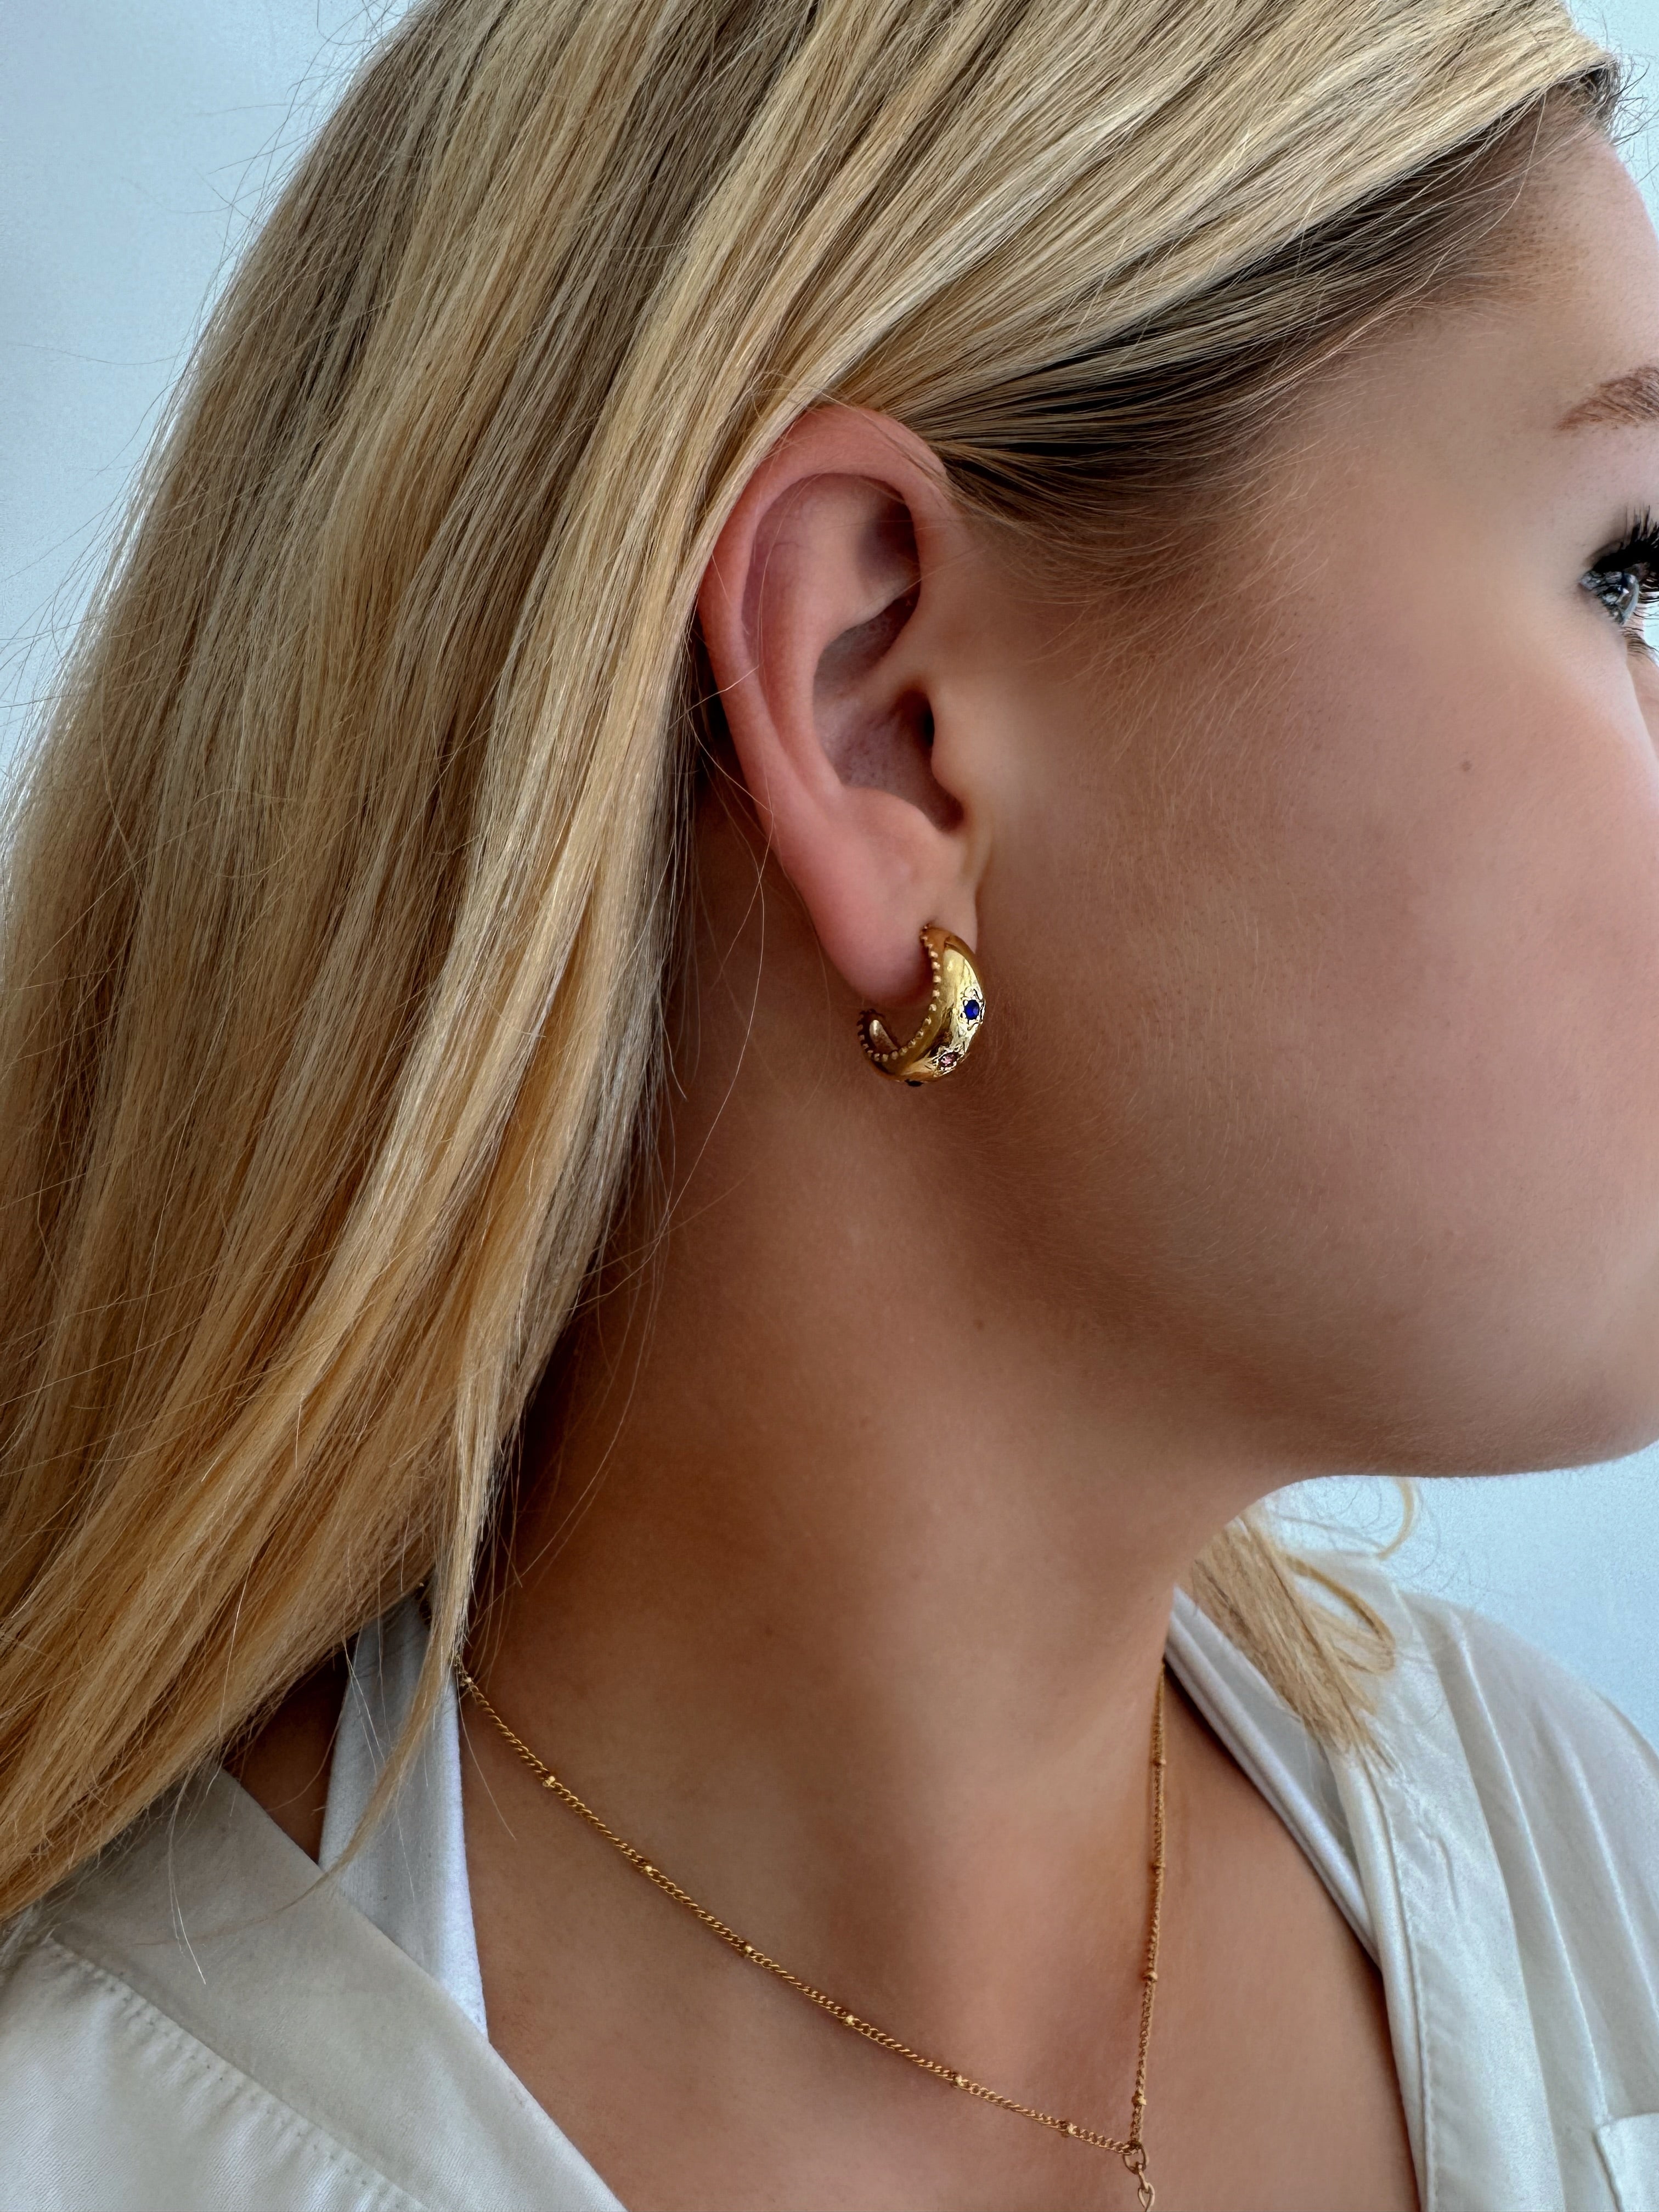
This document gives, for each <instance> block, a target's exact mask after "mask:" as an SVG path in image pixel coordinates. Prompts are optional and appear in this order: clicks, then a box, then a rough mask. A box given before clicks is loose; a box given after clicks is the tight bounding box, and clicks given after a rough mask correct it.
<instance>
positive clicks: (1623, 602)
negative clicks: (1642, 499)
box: [1579, 514, 1659, 649]
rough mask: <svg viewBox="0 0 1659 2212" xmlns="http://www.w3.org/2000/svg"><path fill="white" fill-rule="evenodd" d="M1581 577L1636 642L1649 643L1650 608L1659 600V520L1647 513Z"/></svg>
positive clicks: (1633, 641)
mask: <svg viewBox="0 0 1659 2212" xmlns="http://www.w3.org/2000/svg"><path fill="white" fill-rule="evenodd" d="M1579 581H1580V582H1581V583H1582V585H1583V587H1584V589H1585V590H1586V591H1587V592H1589V595H1590V597H1591V598H1592V599H1595V600H1597V601H1599V603H1600V604H1601V605H1602V606H1604V607H1605V608H1606V609H1607V612H1608V613H1609V614H1610V615H1611V616H1612V617H1613V621H1614V622H1615V623H1617V624H1618V625H1619V627H1620V629H1621V630H1623V631H1624V632H1625V633H1626V635H1627V636H1628V637H1629V638H1630V640H1631V641H1632V644H1634V645H1638V646H1641V647H1644V649H1645V648H1646V647H1647V638H1646V636H1645V635H1644V631H1645V623H1646V617H1647V612H1648V610H1649V608H1650V607H1651V606H1653V605H1655V604H1656V602H1659V522H1656V521H1655V520H1654V518H1653V516H1652V515H1650V514H1644V515H1641V516H1639V517H1638V520H1636V521H1635V522H1634V523H1633V524H1632V526H1631V528H1630V530H1629V532H1628V533H1627V534H1626V537H1625V538H1623V539H1622V540H1621V542H1620V544H1617V545H1610V546H1609V547H1608V548H1607V551H1606V552H1605V553H1598V554H1597V555H1596V556H1595V560H1594V561H1593V562H1591V563H1590V565H1589V568H1587V569H1586V570H1585V571H1584V573H1583V576H1582V577H1581V578H1580V579H1579Z"/></svg>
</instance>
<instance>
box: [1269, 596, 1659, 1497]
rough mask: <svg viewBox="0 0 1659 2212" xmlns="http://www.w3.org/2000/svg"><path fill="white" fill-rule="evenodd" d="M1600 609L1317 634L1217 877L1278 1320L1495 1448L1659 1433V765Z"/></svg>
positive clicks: (1460, 1442)
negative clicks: (1224, 893)
mask: <svg viewBox="0 0 1659 2212" xmlns="http://www.w3.org/2000/svg"><path fill="white" fill-rule="evenodd" d="M1576 616H1577V610H1576V609H1572V610H1570V611H1567V612H1566V613H1564V615H1563V616H1562V617H1561V620H1560V624H1559V632H1558V631H1554V630H1553V629H1552V626H1551V623H1549V622H1548V621H1547V620H1543V621H1540V622H1538V623H1534V625H1533V626H1532V627H1531V629H1529V630H1528V633H1527V634H1526V635H1520V634H1517V633H1516V631H1515V630H1514V629H1510V630H1508V631H1507V632H1506V630H1505V629H1504V627H1503V626H1502V625H1501V624H1499V623H1493V624H1492V626H1491V627H1490V628H1489V629H1487V630H1486V632H1485V633H1484V634H1482V633H1481V632H1480V631H1477V630H1475V629H1472V628H1471V627H1469V626H1468V625H1466V624H1464V623H1455V624H1454V623H1446V622H1443V621H1436V620H1433V619H1430V618H1428V616H1427V611H1425V610H1424V609H1422V608H1405V609H1401V610H1400V611H1399V619H1397V620H1391V619H1389V610H1388V609H1387V608H1386V606H1378V605H1376V604H1375V603H1373V605H1372V606H1371V608H1370V620H1369V621H1368V623H1367V624H1366V626H1365V628H1364V630H1363V631H1357V632H1356V633H1355V634H1353V635H1351V636H1350V637H1348V638H1347V639H1346V640H1345V641H1342V646H1341V649H1340V651H1334V650H1332V649H1331V648H1330V647H1327V648H1326V649H1325V650H1324V651H1322V652H1321V651H1318V650H1316V649H1315V648H1314V647H1312V646H1311V644H1310V647H1309V649H1307V650H1306V651H1304V652H1302V653H1299V654H1298V655H1297V668H1298V671H1300V689H1299V691H1298V693H1297V696H1296V698H1295V702H1294V705H1293V708H1292V710H1291V713H1290V714H1288V715H1287V716H1286V717H1285V720H1283V722H1281V723H1280V725H1279V728H1278V729H1277V730H1276V731H1275V732H1273V733H1272V734H1271V735H1270V736H1267V738H1266V741H1265V742H1264V744H1262V745H1261V747H1259V748H1253V749H1252V753H1253V757H1255V758H1256V759H1257V760H1258V761H1259V762H1260V763H1261V766H1262V768H1263V769H1264V771H1265V773H1264V775H1263V776H1262V778H1261V784H1260V790H1261V793H1262V795H1263V796H1264V797H1266V796H1268V795H1269V794H1270V795H1271V802H1272V803H1270V804H1269V805H1267V806H1265V807H1263V808H1261V810H1260V811H1258V812H1257V814H1256V816H1255V823H1256V826H1257V828H1258V829H1259V831H1260V833H1261V844H1260V847H1259V848H1258V849H1259V852H1260V854H1261V860H1262V862H1263V864H1264V865H1263V866H1262V868H1261V871H1260V872H1257V873H1255V874H1254V875H1248V876H1247V875H1241V876H1240V878H1237V880H1236V881H1235V882H1234V883H1233V884H1231V885H1228V886H1227V887H1226V888H1227V890H1228V891H1229V893H1230V895H1231V897H1232V898H1233V899H1234V900H1236V901H1237V903H1238V905H1239V907H1240V908H1241V909H1248V910H1249V912H1250V915H1251V918H1252V923H1253V927H1254V930H1255V950H1254V951H1253V954H1252V958H1251V962H1250V963H1249V964H1250V967H1251V968H1253V969H1255V970H1256V971H1257V976H1256V987H1255V989H1254V990H1251V989H1250V987H1249V986H1250V982H1251V980H1252V979H1251V976H1250V975H1249V971H1248V970H1247V969H1235V971H1234V975H1235V982H1236V984H1237V986H1238V987H1240V988H1241V990H1242V992H1243V996H1242V997H1241V999H1240V1000H1239V1001H1238V1004H1239V1005H1240V1006H1243V1007H1244V1008H1246V1009H1254V1012H1247V1013H1246V1016H1245V1018H1244V1020H1243V1022H1242V1023H1241V1024H1239V1025H1238V1027H1237V1029H1236V1030H1235V1034H1234V1036H1233V1039H1232V1042H1231V1050H1232V1052H1233V1054H1234V1055H1235V1058H1236V1060H1237V1061H1238V1063H1239V1064H1240V1065H1241V1067H1242V1068H1243V1070H1245V1071H1246V1073H1245V1074H1244V1076H1243V1080H1242V1081H1241V1084H1240V1085H1239V1090H1240V1092H1241V1094H1242V1095H1243V1097H1246V1098H1247V1099H1248V1101H1249V1109H1251V1110H1255V1111H1256V1112H1258V1113H1259V1114H1260V1115H1261V1125H1260V1129H1259V1133H1258V1142H1259V1146H1260V1153H1261V1158H1262V1159H1263V1160H1264V1161H1267V1162H1268V1163H1273V1162H1274V1161H1277V1162H1278V1163H1279V1173H1278V1174H1277V1176H1273V1174H1272V1173H1271V1171H1270V1174H1269V1176H1268V1178H1267V1194H1268V1212H1269V1214H1270V1217H1271V1218H1270V1219H1269V1220H1268V1221H1267V1222H1264V1223H1263V1224H1262V1225H1261V1226H1262V1228H1263V1229H1264V1231H1267V1233H1268V1234H1272V1231H1273V1224H1274V1223H1275V1222H1277V1223H1280V1224H1285V1225H1289V1233H1288V1235H1286V1234H1285V1232H1284V1231H1282V1230H1281V1231H1280V1232H1279V1236H1278V1237H1277V1238H1276V1239H1275V1243H1276V1247H1277V1249H1278V1252H1279V1257H1280V1261H1281V1264H1284V1263H1288V1264H1286V1265H1284V1280H1283V1283H1282V1285H1281V1288H1282V1290H1283V1292H1284V1300H1283V1304H1281V1308H1280V1310H1282V1311H1285V1312H1286V1313H1290V1314H1292V1315H1294V1316H1295V1317H1296V1322H1297V1329H1298V1331H1299V1332H1300V1340H1301V1342H1302V1343H1303V1345H1304V1348H1305V1349H1306V1350H1307V1351H1308V1352H1312V1353H1314V1354H1315V1355H1317V1354H1318V1352H1319V1348H1320V1346H1321V1344H1322V1341H1323V1342H1324V1343H1326V1344H1328V1346H1329V1351H1330V1354H1331V1358H1332V1366H1333V1372H1334V1373H1335V1374H1340V1376H1343V1377H1345V1378H1346V1381H1345V1388H1346V1389H1348V1391H1349V1392H1350V1393H1352V1389H1353V1386H1354V1383H1355V1382H1356V1379H1357V1377H1358V1376H1359V1375H1360V1374H1362V1373H1365V1372H1369V1375H1370V1383H1371V1388H1372V1389H1373V1391H1374V1392H1375V1394H1376V1398H1377V1401H1378V1408H1379V1413H1381V1412H1383V1411H1385V1410H1386V1407H1387V1405H1388V1403H1389V1400H1390V1399H1393V1400H1394V1401H1396V1402H1397V1401H1398V1399H1399V1396H1400V1394H1401V1392H1402V1391H1407V1392H1408V1393H1409V1394H1410V1398H1411V1402H1412V1405H1413V1419H1414V1421H1415V1422H1416V1423H1419V1424H1420V1423H1425V1422H1426V1423H1427V1424H1428V1425H1429V1426H1430V1427H1431V1428H1433V1429H1434V1430H1436V1431H1438V1432H1439V1433H1441V1434H1443V1436H1445V1437H1447V1440H1448V1448H1449V1449H1455V1451H1456V1452H1459V1453H1461V1454H1462V1455H1464V1456H1465V1457H1466V1458H1468V1460H1469V1461H1470V1462H1471V1463H1476V1464H1478V1463H1479V1455H1480V1454H1481V1453H1483V1452H1487V1451H1491V1450H1493V1449H1496V1450H1497V1452H1498V1456H1499V1457H1500V1458H1501V1457H1503V1456H1504V1455H1505V1454H1506V1453H1507V1452H1509V1451H1514V1452H1516V1453H1518V1455H1519V1456H1520V1457H1521V1458H1522V1459H1523V1460H1531V1459H1534V1458H1538V1457H1542V1456H1547V1455H1550V1454H1551V1453H1553V1452H1554V1451H1557V1450H1565V1452H1566V1453H1567V1454H1568V1455H1572V1454H1573V1453H1574V1452H1575V1451H1576V1450H1577V1449H1578V1444H1579V1443H1580V1442H1581V1441H1582V1442H1583V1443H1584V1444H1585V1445H1587V1446H1588V1448H1589V1449H1592V1450H1597V1449H1604V1448H1605V1447H1606V1443H1607V1438H1608V1437H1609V1436H1610V1435H1613V1434H1617V1435H1619V1436H1620V1440H1621V1441H1622V1440H1623V1437H1624V1431H1625V1428H1626V1425H1629V1424H1632V1423H1633V1424H1634V1425H1635V1427H1636V1428H1637V1429H1638V1430H1639V1431H1642V1432H1643V1433H1644V1434H1645V1433H1646V1431H1647V1426H1648V1424H1649V1422H1650V1420H1659V1396H1656V1392H1659V1314H1656V1310H1655V1308H1656V1291H1659V1264H1656V1263H1659V1113H1656V1110H1655V1102H1656V1100H1659V779H1656V774H1655V761H1654V753H1653V748H1652V745H1651V744H1650V741H1649V738H1648V733H1647V730H1646V727H1645V725H1644V722H1643V720H1642V718H1641V716H1640V714H1639V713H1638V711H1637V709H1636V706H1635V702H1634V697H1633V694H1632V689H1631V685H1630V682H1629V678H1628V676H1627V674H1626V671H1625V669H1624V667H1623V665H1621V663H1620V659H1619V657H1618V655H1616V654H1615V653H1608V652H1606V651H1603V650H1601V649H1600V648H1601V646H1602V645H1603V642H1604V641H1601V639H1599V638H1597V637H1595V635H1594V634H1593V633H1589V632H1587V631H1586V629H1585V628H1584V626H1583V623H1582V622H1579V621H1577V620H1576V619H1574V617H1576ZM1402 640H1409V641H1410V645H1409V649H1403V648H1402V645H1401V641H1402ZM1268 971H1270V972H1271V975H1272V978H1273V980H1272V984H1271V987H1269V988H1266V989H1264V988H1262V987H1261V976H1262V975H1264V974H1265V973H1267V972H1268ZM1274 1182H1276V1183H1277V1188H1276V1190H1275V1189H1274V1188H1273V1183H1274ZM1298 1281H1301V1282H1303V1283H1305V1284H1306V1285H1307V1286H1308V1289H1309V1290H1310V1291H1311V1292H1312V1294H1313V1295H1312V1297H1305V1296H1298V1295H1297V1289H1296V1285H1297V1282H1298ZM1632 1392H1634V1394H1635V1396H1634V1398H1632ZM1638 1400H1639V1401H1640V1402H1639V1403H1638V1402H1636V1401H1638ZM1570 1430H1582V1431H1583V1437H1582V1438H1576V1437H1569V1436H1568V1435H1567V1434H1566V1433H1565V1432H1566V1431H1570ZM1500 1433H1502V1434H1504V1435H1506V1436H1510V1435H1514V1436H1516V1439H1517V1440H1516V1442H1515V1443H1512V1444H1510V1445H1498V1444H1497V1443H1495V1439H1496V1438H1497V1437H1498V1436H1499V1434H1500ZM1521 1434H1525V1436H1526V1437H1527V1438H1528V1440H1527V1441H1526V1442H1525V1443H1521V1442H1520V1441H1519V1436H1520V1435H1521ZM1453 1438H1455V1439H1456V1441H1455V1444H1454V1443H1452V1442H1451V1440H1452V1439H1453Z"/></svg>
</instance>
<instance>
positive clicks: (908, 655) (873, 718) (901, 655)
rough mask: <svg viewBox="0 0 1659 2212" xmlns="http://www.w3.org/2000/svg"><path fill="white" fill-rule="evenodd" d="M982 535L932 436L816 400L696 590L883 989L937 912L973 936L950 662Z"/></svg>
mask: <svg viewBox="0 0 1659 2212" xmlns="http://www.w3.org/2000/svg"><path fill="white" fill-rule="evenodd" d="M968 555H969V546H968V543H967V538H966V532H965V530H964V526H963V521H962V519H961V516H960V514H959V513H958V511H957V507H956V506H955V504H954V502H953V501H952V500H951V495H950V489H949V486H948V484H947V483H946V481H945V473H944V471H943V469H942V468H941V466H940V465H939V460H938V459H937V457H936V456H935V455H934V454H933V452H932V450H931V448H930V447H927V445H926V444H924V443H923V441H921V439H919V438H917V437H915V435H913V434H912V433H911V432H909V431H908V430H906V429H905V428H903V427H902V425H901V424H899V423H897V422H894V421H892V420H891V419H890V417H889V416H881V415H872V414H869V413H866V411H864V410H861V409H858V408H850V407H823V408H817V409H815V410H813V411H812V412H811V414H809V415H806V416H803V417H802V419H801V420H800V421H799V422H797V423H796V424H795V425H794V427H793V429H792V430H791V431H790V432H789V434H788V435H787V437H786V438H785V439H784V440H783V441H782V443H781V445H780V446H779V447H777V448H776V450H775V452H774V453H771V454H770V455H769V457H768V459H766V461H765V462H764V463H763V465H762V466H761V467H760V469H759V470H758V471H757V473H756V475H755V476H754V477H753V478H752V480H751V481H750V484H749V486H748V488H747V489H746V490H745V491H744V495H743V496H742V498H741V499H740V500H739V501H738V504H737V506H736V507H735V508H734V509H733V511H732V515H731V517H730V519H729V520H728V521H727V523H726V527H725V529H724V530H723V531H722V532H721V533H720V541H719V543H718V544H717V545H716V547H715V550H714V558H713V559H712V560H711V562H709V565H708V574H707V575H706V576H705V578H704V580H703V585H702V592H701V594H700V596H699V599H698V613H699V616H700V617H701V621H702V634H703V641H704V644H705V646H706V647H707V650H708V658H709V661H710V664H711V665H712V668H713V671H714V680H715V682H716V684H718V685H719V687H720V699H721V702H722V704H723V706H724V708H725V711H726V723H727V726H728V728H729V729H730V731H731V734H732V744H733V745H734V747H735V748H736V750H737V756H738V763H739V765H740V767H741V769H742V772H743V776H744V781H745V782H746V784H747V786H748V787H749V792H750V797H751V798H752V799H753V801H754V804H755V806H756V808H757V811H758V813H759V816H760V819H761V823H762V825H763V828H764V829H765V832H766V835H767V837H768V839H769V843H770V846H771V848H772V851H773V852H774V854H775V856H776V858H777V860H778V862H779V864H780V865H781V867H782V868H783V871H784V872H785V873H786V874H787V876H788V878H789V879H790V881H791V882H792V883H793V884H794V886H795V888H796V890H798V891H799V894H800V896H801V898H802V899H803V900H804V902H805V905H806V908H807V910H808V912H809V913H810V915H811V918H812V921H813V925H814V927H816V929H817V933H818V938H819V940H820V942H821V943H822V945H823V948H824V951H826V952H827V953H828V954H829V958H830V959H831V960H832V961H833V962H834V963H835V964H836V967H837V968H838V969H840V970H841V972H842V975H844V976H845V977H846V979H847V981H848V982H849V983H850V984H851V985H852V986H853V987H854V990H855V991H857V992H858V993H859V994H860V995H861V996H862V997H863V998H864V999H865V1000H866V1001H879V1000H894V1001H900V1002H902V1001H903V1000H908V999H911V998H914V997H915V996H917V995H918V994H920V992H921V990H922V989H923V988H924V987H925V984H926V980H927V963H926V961H925V959H924V958H923V956H922V953H921V945H920V942H919V939H920V936H921V930H922V927H923V926H924V925H925V924H926V923H927V922H930V921H933V922H939V923H942V924H943V925H944V927H945V928H947V929H950V930H952V931H954V932H955V933H956V934H957V936H958V937H960V938H962V939H963V941H964V942H965V943H966V944H968V945H973V944H974V942H975V923H976V915H975V895H976V891H977V887H978V883H979V879H980V876H981V872H982V869H983V865H984V846H985V842H986V841H985V836H984V830H983V824H982V822H981V820H980V819H979V818H978V815H979V812H980V810H976V809H975V805H974V803H973V793H972V792H971V790H970V789H969V778H968V772H967V761H968V758H969V753H970V751H971V747H969V745H967V744H965V743H964V742H963V740H964V739H965V738H966V735H967V732H966V728H965V723H966V720H967V716H968V713H969V708H968V705H967V702H966V700H965V698H964V697H963V694H962V692H961V690H960V687H959V686H958V687H954V688H953V687H952V685H951V682H950V673H949V671H950V666H951V654H950V650H949V641H950V638H951V634H952V632H953V631H956V630H957V629H958V625H959V623H960V622H961V620H962V618H963V612H964V609H963V606H962V605H961V604H959V603H960V602H961V601H962V600H963V599H964V598H965V596H966V595H968V594H969V592H971V591H972V589H973V588H974V586H973V580H972V579H973V574H974V573H975V568H976V566H977V564H975V563H974V562H972V561H971V560H969V558H968Z"/></svg>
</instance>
